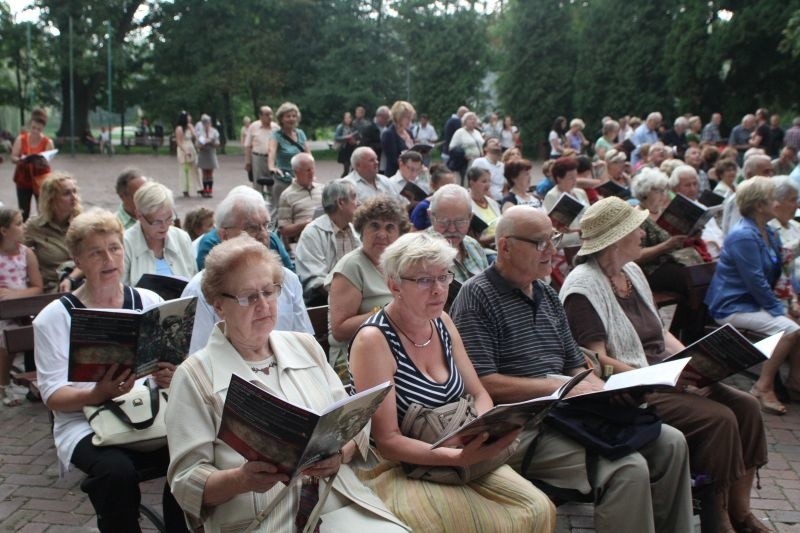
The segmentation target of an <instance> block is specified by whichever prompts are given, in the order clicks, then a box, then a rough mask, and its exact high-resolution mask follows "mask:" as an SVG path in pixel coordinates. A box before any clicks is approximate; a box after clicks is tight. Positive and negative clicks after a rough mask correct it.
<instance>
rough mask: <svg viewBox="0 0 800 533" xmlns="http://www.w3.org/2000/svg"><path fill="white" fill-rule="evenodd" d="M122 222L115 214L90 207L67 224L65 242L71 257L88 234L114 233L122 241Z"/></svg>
mask: <svg viewBox="0 0 800 533" xmlns="http://www.w3.org/2000/svg"><path fill="white" fill-rule="evenodd" d="M122 231H123V230H122V223H121V222H120V221H119V219H118V218H117V216H116V215H115V214H114V213H111V212H110V211H106V210H105V209H102V208H100V207H92V208H91V209H89V210H88V211H86V212H85V213H81V214H79V215H78V216H76V217H75V218H74V219H73V220H72V222H70V224H69V229H68V230H67V237H66V243H67V248H68V249H69V253H70V254H72V256H73V257H75V256H77V255H79V254H80V253H81V248H82V246H83V241H85V240H86V238H87V237H89V236H90V235H109V234H110V235H116V236H117V237H119V242H120V243H122Z"/></svg>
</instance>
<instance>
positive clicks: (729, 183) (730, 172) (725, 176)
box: [714, 159, 739, 198]
mask: <svg viewBox="0 0 800 533" xmlns="http://www.w3.org/2000/svg"><path fill="white" fill-rule="evenodd" d="M738 173H739V167H738V166H737V165H736V161H734V160H733V159H720V160H719V161H717V164H716V165H714V175H715V176H716V178H717V186H716V187H714V193H715V194H719V195H720V196H722V197H724V198H727V197H728V196H730V195H732V194H733V193H735V192H736V184H735V183H734V182H735V181H736V175H737V174H738Z"/></svg>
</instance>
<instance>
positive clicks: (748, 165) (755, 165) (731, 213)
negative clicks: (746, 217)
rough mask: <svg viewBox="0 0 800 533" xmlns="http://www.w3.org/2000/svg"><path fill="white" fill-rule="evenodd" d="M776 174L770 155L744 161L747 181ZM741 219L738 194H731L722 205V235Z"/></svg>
mask: <svg viewBox="0 0 800 533" xmlns="http://www.w3.org/2000/svg"><path fill="white" fill-rule="evenodd" d="M751 116H752V115H751ZM774 172H775V171H774V170H773V168H772V160H771V159H770V158H769V156H768V155H764V154H754V155H751V156H749V157H748V158H747V159H745V160H744V166H743V167H742V175H743V176H744V179H746V180H748V179H750V178H753V177H755V176H766V177H768V178H771V177H772V176H774V175H775V174H774ZM740 218H742V215H741V213H739V208H738V207H737V206H736V193H733V194H729V195H728V196H727V197H726V198H725V202H724V203H723V204H722V233H723V234H724V235H727V234H728V232H729V231H730V230H732V229H733V227H734V226H735V225H736V223H737V222H739V219H740Z"/></svg>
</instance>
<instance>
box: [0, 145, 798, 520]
mask: <svg viewBox="0 0 800 533" xmlns="http://www.w3.org/2000/svg"><path fill="white" fill-rule="evenodd" d="M130 165H133V166H138V167H139V168H141V169H142V170H143V171H144V172H145V174H146V175H148V176H151V177H153V178H156V179H158V180H159V181H162V182H163V183H165V184H167V185H169V186H171V187H176V186H177V164H176V163H175V159H174V158H173V157H169V156H164V155H161V156H155V157H154V156H149V155H117V156H114V157H113V158H107V157H103V156H87V155H78V156H76V157H74V158H72V157H70V156H68V155H64V156H59V157H58V159H56V164H55V165H54V167H55V168H58V169H61V170H65V171H68V172H70V173H71V174H73V175H74V176H75V177H76V178H77V179H78V183H79V185H80V188H81V196H82V198H83V203H84V204H85V205H99V206H102V207H105V208H109V209H115V208H116V206H117V204H118V199H117V197H116V195H115V194H114V180H115V179H116V176H117V174H119V172H120V171H121V170H122V169H123V168H125V167H126V166H130ZM220 165H221V167H220V169H219V170H218V172H217V179H216V181H215V197H216V198H217V199H219V198H222V197H223V196H224V194H225V193H226V192H227V191H228V190H230V189H231V188H232V187H234V186H236V185H239V184H244V183H247V181H246V178H245V175H244V172H243V170H242V158H241V156H220ZM317 170H318V172H317V173H318V176H319V178H320V181H322V182H327V181H329V180H330V179H333V178H336V177H338V176H339V173H340V172H341V167H340V165H338V164H337V163H335V162H332V161H322V162H319V163H318V165H317ZM12 171H13V167H12V166H11V165H10V164H8V162H6V163H4V164H2V165H0V184H2V185H0V201H2V202H3V203H5V204H8V205H16V198H15V195H14V187H13V184H12V182H11V176H12ZM176 203H177V209H178V212H179V214H180V215H181V216H183V214H185V212H186V211H187V210H189V209H191V208H193V207H195V206H199V205H209V206H210V207H213V206H214V205H216V200H204V199H200V198H190V199H184V198H177V199H176ZM735 384H736V385H737V386H739V387H740V388H742V389H744V390H746V389H747V388H748V387H749V386H750V385H751V383H750V382H749V381H747V380H746V379H742V378H738V379H737V380H736V382H735ZM765 420H766V425H767V439H768V444H769V464H768V465H767V467H766V468H764V469H762V470H761V489H755V488H754V489H753V493H752V495H753V502H752V506H753V510H754V512H755V513H756V515H757V516H758V517H760V518H763V519H765V520H767V521H768V523H769V524H770V525H771V526H772V527H773V528H775V529H776V530H777V531H779V532H790V531H794V532H798V533H800V405H792V406H791V408H790V411H789V414H787V415H786V416H784V417H777V416H773V415H765ZM82 478H83V475H82V474H80V473H79V472H75V471H73V472H71V473H69V474H68V475H67V476H66V477H64V478H61V479H59V476H58V464H57V460H56V456H55V450H54V448H53V441H52V437H51V435H50V422H49V419H48V414H47V410H46V409H45V407H44V406H43V405H42V404H40V403H36V404H32V403H25V404H24V405H22V406H20V407H16V408H6V407H3V406H2V405H0V531H23V532H26V533H28V532H44V531H47V532H83V531H92V530H93V529H94V528H95V525H96V522H95V518H94V512H93V509H92V506H91V504H90V503H89V501H88V499H87V498H86V495H85V494H84V493H83V492H81V490H80V487H79V485H80V481H81V479H82ZM142 487H143V492H144V496H143V497H144V500H145V501H146V502H148V503H152V504H153V505H154V506H156V507H158V506H159V503H160V498H161V496H160V487H159V481H158V480H156V481H151V482H148V483H145V484H143V485H142ZM634 511H635V510H632V512H634ZM148 526H149V524H146V523H144V524H143V527H144V528H147V527H148ZM591 526H592V509H591V506H590V505H574V504H566V505H562V506H561V507H560V508H559V521H558V527H557V531H558V533H579V532H580V533H588V532H591V531H593V529H591ZM95 530H96V529H95Z"/></svg>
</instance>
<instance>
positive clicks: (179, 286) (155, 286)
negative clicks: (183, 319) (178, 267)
mask: <svg viewBox="0 0 800 533" xmlns="http://www.w3.org/2000/svg"><path fill="white" fill-rule="evenodd" d="M188 283H189V282H188V281H187V280H186V279H184V278H179V277H176V276H163V275H161V274H142V277H141V278H139V281H137V282H136V286H137V287H139V288H141V289H149V290H151V291H153V292H154V293H156V294H158V295H159V296H161V297H162V298H164V299H165V300H175V299H177V298H180V297H181V294H183V289H185V288H186V285H187V284H188Z"/></svg>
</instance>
